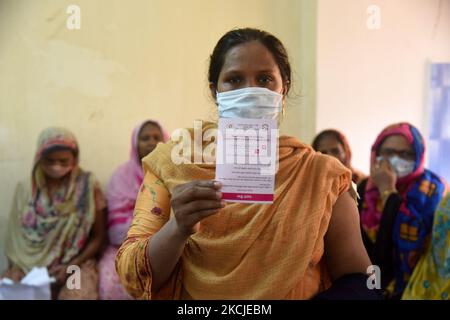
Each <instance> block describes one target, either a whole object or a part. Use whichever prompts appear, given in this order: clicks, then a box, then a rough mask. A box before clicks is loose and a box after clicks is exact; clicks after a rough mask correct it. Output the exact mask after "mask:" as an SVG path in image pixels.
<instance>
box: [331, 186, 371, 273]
mask: <svg viewBox="0 0 450 320" xmlns="http://www.w3.org/2000/svg"><path fill="white" fill-rule="evenodd" d="M325 259H326V263H327V265H328V270H329V271H330V275H331V278H332V280H333V281H334V280H336V279H339V278H340V277H342V276H344V275H346V274H351V273H364V274H365V273H366V272H367V267H368V266H369V265H371V262H370V259H369V256H368V255H367V251H366V249H365V248H364V244H363V241H362V237H361V229H360V223H359V214H358V209H357V207H356V203H355V201H354V200H353V198H352V197H351V195H350V194H349V193H348V192H345V193H344V194H342V195H341V196H340V197H339V198H338V200H337V201H336V203H335V205H334V207H333V212H332V215H331V220H330V224H329V227H328V231H327V234H326V236H325Z"/></svg>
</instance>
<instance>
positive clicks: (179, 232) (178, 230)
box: [169, 218, 191, 243]
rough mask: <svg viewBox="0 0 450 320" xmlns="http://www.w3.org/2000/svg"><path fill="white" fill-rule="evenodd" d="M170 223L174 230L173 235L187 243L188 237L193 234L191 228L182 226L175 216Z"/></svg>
mask: <svg viewBox="0 0 450 320" xmlns="http://www.w3.org/2000/svg"><path fill="white" fill-rule="evenodd" d="M169 225H170V227H171V230H172V235H173V236H174V237H175V239H177V240H178V241H180V242H183V243H185V242H186V241H187V239H188V238H189V237H190V236H191V233H190V232H189V230H184V228H182V227H180V225H179V224H178V223H177V220H176V219H175V218H172V219H170V221H169Z"/></svg>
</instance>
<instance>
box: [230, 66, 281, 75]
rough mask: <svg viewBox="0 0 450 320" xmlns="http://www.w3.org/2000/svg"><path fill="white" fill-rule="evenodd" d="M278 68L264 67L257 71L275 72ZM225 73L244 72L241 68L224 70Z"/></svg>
mask: <svg viewBox="0 0 450 320" xmlns="http://www.w3.org/2000/svg"><path fill="white" fill-rule="evenodd" d="M275 70H276V68H275V67H274V68H272V69H263V70H258V71H257V73H273V72H274V71H275ZM223 73H224V74H227V75H228V74H239V73H242V70H239V69H231V70H225V71H224V72H223Z"/></svg>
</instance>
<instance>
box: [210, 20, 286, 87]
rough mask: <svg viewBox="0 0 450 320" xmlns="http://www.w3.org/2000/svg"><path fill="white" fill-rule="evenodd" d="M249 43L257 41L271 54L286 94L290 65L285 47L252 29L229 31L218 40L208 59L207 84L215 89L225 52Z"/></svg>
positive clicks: (259, 31)
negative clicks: (210, 84)
mask: <svg viewBox="0 0 450 320" xmlns="http://www.w3.org/2000/svg"><path fill="white" fill-rule="evenodd" d="M251 41H259V42H260V43H261V44H263V45H264V46H265V47H266V48H267V49H268V50H269V51H270V52H271V53H272V55H273V57H274V59H275V61H276V63H277V65H278V68H279V69H280V73H281V78H282V79H283V89H284V92H285V94H287V93H288V92H289V89H290V87H291V65H290V63H289V58H288V54H287V51H286V49H285V47H284V46H283V44H282V43H281V41H280V40H278V39H277V38H276V37H275V36H273V35H271V34H270V33H268V32H266V31H262V30H258V29H252V28H244V29H236V30H231V31H229V32H227V33H226V34H225V35H224V36H222V38H220V40H219V42H217V44H216V46H215V48H214V50H213V53H212V54H211V57H210V62H209V70H208V81H209V83H212V84H214V85H215V86H216V87H217V82H218V81H219V74H220V71H221V70H222V67H223V64H224V62H225V56H226V54H227V52H228V51H229V50H230V49H232V48H234V47H236V46H238V45H241V44H244V43H247V42H251Z"/></svg>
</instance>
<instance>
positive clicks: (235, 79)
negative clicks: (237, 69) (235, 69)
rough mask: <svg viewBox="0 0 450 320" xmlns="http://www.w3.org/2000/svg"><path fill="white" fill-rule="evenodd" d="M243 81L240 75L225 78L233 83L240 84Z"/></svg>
mask: <svg viewBox="0 0 450 320" xmlns="http://www.w3.org/2000/svg"><path fill="white" fill-rule="evenodd" d="M241 81H242V79H241V77H238V76H234V77H230V78H228V79H226V80H225V82H228V83H231V84H239V83H241Z"/></svg>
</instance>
